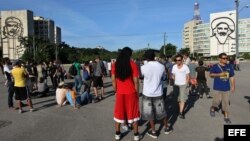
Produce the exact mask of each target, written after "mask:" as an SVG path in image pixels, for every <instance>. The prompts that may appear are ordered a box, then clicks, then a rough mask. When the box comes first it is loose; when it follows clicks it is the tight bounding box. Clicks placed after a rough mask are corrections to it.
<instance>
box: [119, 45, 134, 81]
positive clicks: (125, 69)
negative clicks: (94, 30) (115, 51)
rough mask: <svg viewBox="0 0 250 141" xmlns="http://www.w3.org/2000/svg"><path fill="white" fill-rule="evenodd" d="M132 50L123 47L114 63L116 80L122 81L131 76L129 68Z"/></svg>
mask: <svg viewBox="0 0 250 141" xmlns="http://www.w3.org/2000/svg"><path fill="white" fill-rule="evenodd" d="M132 52H133V51H132V49H131V48H129V47H124V48H123V49H122V50H121V51H120V53H119V55H118V57H117V59H116V63H115V75H116V78H119V79H120V80H122V81H124V80H125V79H126V78H128V77H130V76H131V73H132V68H131V66H130V57H131V55H132Z"/></svg>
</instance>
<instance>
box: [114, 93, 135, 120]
mask: <svg viewBox="0 0 250 141" xmlns="http://www.w3.org/2000/svg"><path fill="white" fill-rule="evenodd" d="M139 119H140V111H139V96H138V95H137V94H136V93H132V94H116V100H115V107H114V120H115V121H116V122H118V123H124V122H125V121H126V120H127V122H128V123H133V122H135V121H138V120H139Z"/></svg>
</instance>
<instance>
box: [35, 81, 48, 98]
mask: <svg viewBox="0 0 250 141" xmlns="http://www.w3.org/2000/svg"><path fill="white" fill-rule="evenodd" d="M48 92H49V87H48V85H47V83H45V81H44V78H43V77H40V78H39V81H38V83H37V93H38V95H40V97H45V96H47V93H48Z"/></svg>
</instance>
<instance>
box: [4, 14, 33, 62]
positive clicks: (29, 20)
mask: <svg viewBox="0 0 250 141" xmlns="http://www.w3.org/2000/svg"><path fill="white" fill-rule="evenodd" d="M33 30H34V22H33V12H32V11H29V10H17V11H1V44H2V51H3V57H9V58H10V59H18V58H19V57H21V56H22V55H23V53H24V51H25V47H24V46H23V45H22V44H21V39H22V38H23V37H28V36H33Z"/></svg>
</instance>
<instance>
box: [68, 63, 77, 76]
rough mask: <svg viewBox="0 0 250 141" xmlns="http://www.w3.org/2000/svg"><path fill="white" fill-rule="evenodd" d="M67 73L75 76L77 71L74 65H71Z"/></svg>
mask: <svg viewBox="0 0 250 141" xmlns="http://www.w3.org/2000/svg"><path fill="white" fill-rule="evenodd" d="M69 73H70V74H71V75H73V76H76V75H77V69H76V67H75V65H71V66H70V68H69Z"/></svg>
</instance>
